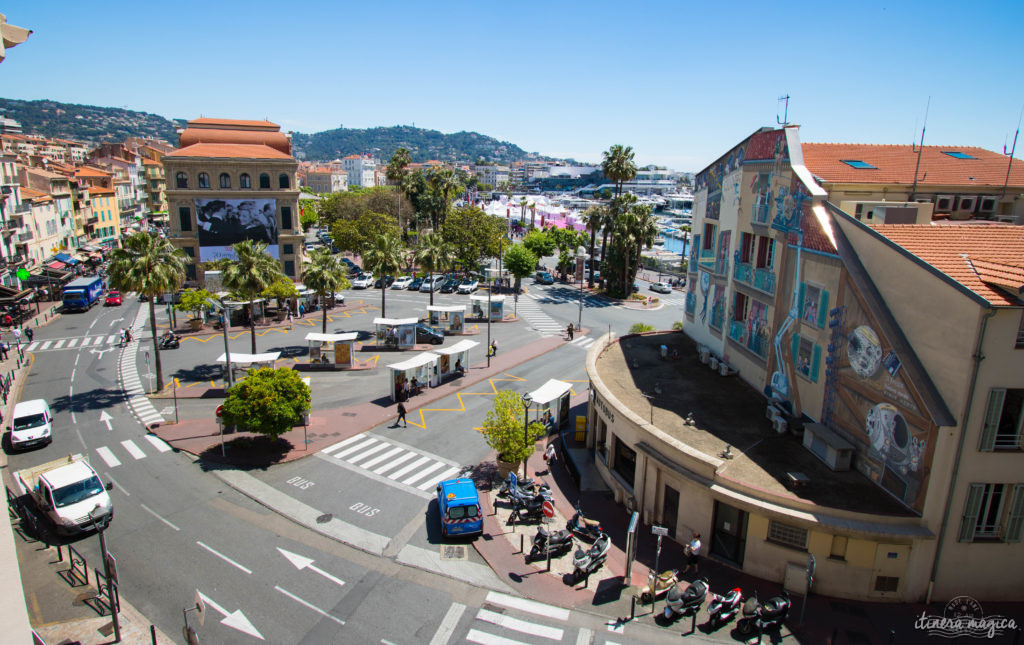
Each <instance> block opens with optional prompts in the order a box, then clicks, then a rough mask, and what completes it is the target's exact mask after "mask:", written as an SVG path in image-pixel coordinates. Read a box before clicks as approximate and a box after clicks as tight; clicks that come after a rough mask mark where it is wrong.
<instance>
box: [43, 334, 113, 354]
mask: <svg viewBox="0 0 1024 645" xmlns="http://www.w3.org/2000/svg"><path fill="white" fill-rule="evenodd" d="M120 340H121V339H120V337H119V336H118V335H117V334H113V335H111V336H107V335H106V334H99V335H97V336H75V337H72V338H52V339H50V340H36V341H32V342H31V343H29V344H28V345H26V346H25V350H26V351H29V352H45V351H57V350H67V349H84V348H86V347H99V346H100V345H115V344H117V343H119V342H120Z"/></svg>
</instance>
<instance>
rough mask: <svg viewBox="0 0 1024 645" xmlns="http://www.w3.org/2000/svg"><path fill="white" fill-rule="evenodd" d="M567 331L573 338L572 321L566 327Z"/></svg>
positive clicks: (570, 338)
mask: <svg viewBox="0 0 1024 645" xmlns="http://www.w3.org/2000/svg"><path fill="white" fill-rule="evenodd" d="M565 333H566V335H567V336H568V337H569V340H572V336H573V328H572V323H569V326H568V327H567V328H566V330H565Z"/></svg>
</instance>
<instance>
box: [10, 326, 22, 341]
mask: <svg viewBox="0 0 1024 645" xmlns="http://www.w3.org/2000/svg"><path fill="white" fill-rule="evenodd" d="M11 333H13V334H14V340H16V341H18V344H19V345H20V344H21V330H20V329H18V328H17V327H15V328H14V331H13V332H11Z"/></svg>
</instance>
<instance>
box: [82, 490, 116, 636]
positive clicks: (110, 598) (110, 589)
mask: <svg viewBox="0 0 1024 645" xmlns="http://www.w3.org/2000/svg"><path fill="white" fill-rule="evenodd" d="M98 506H99V505H97V507H98ZM95 511H96V509H95V508H94V509H92V510H91V511H89V519H91V520H92V525H93V526H94V527H95V528H96V533H97V535H99V536H100V557H101V558H103V577H104V578H106V580H107V602H108V603H109V604H110V619H111V622H112V624H113V625H114V642H115V643H120V642H121V624H120V622H119V621H118V619H117V604H116V603H115V602H114V585H113V583H112V581H111V580H110V560H109V559H107V539H106V537H104V535H103V533H104V531H105V527H104V528H100V527H99V525H97V524H96V520H95V519H94V518H93V516H92V514H93V513H94V512H95Z"/></svg>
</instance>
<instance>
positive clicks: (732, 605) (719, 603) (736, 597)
mask: <svg viewBox="0 0 1024 645" xmlns="http://www.w3.org/2000/svg"><path fill="white" fill-rule="evenodd" d="M742 601H743V592H742V591H741V590H740V588H739V587H735V588H734V589H732V590H731V591H730V592H729V593H727V594H725V595H724V596H720V595H718V594H716V593H712V594H711V600H710V601H709V602H708V625H709V626H710V627H712V628H714V627H719V626H721V625H724V624H725V623H727V622H729V621H730V620H732V619H733V617H734V616H736V614H737V613H739V610H740V606H741V605H740V603H741V602H742Z"/></svg>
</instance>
